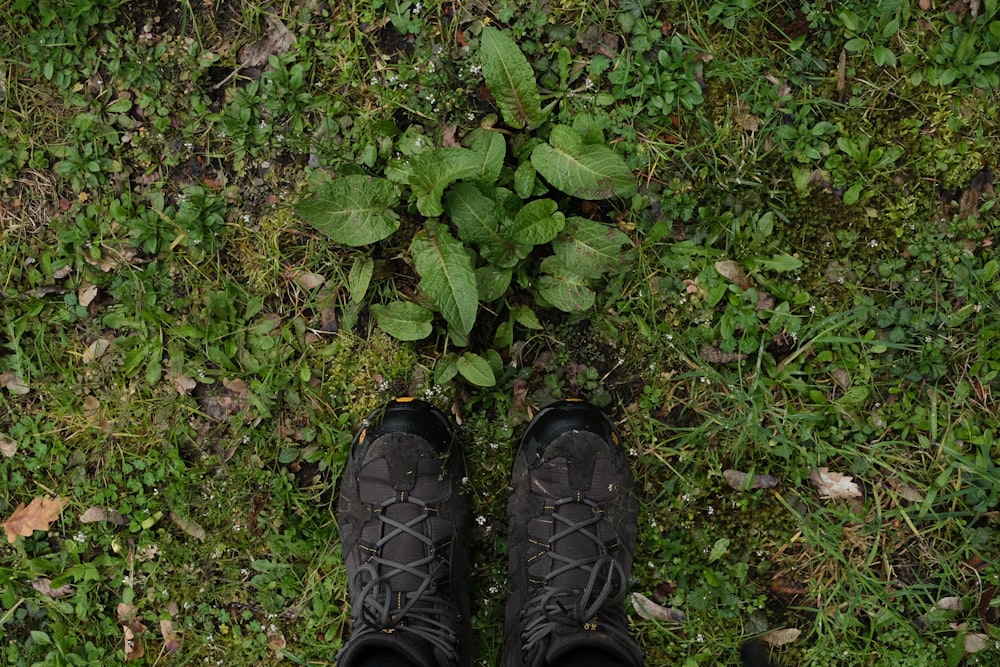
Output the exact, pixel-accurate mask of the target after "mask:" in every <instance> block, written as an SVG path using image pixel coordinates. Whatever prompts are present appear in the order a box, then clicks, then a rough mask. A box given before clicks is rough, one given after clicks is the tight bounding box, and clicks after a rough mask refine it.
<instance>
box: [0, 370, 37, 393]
mask: <svg viewBox="0 0 1000 667" xmlns="http://www.w3.org/2000/svg"><path fill="white" fill-rule="evenodd" d="M0 386H2V387H6V388H7V391H9V392H10V393H12V394H15V395H23V394H27V393H28V392H29V391H30V390H29V389H28V385H27V384H26V383H25V381H24V379H23V378H22V377H21V376H20V375H18V374H17V373H15V372H14V371H5V372H3V373H0Z"/></svg>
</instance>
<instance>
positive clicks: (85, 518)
mask: <svg viewBox="0 0 1000 667" xmlns="http://www.w3.org/2000/svg"><path fill="white" fill-rule="evenodd" d="M98 521H108V522H110V523H113V524H115V525H116V526H124V525H125V524H127V523H128V519H126V518H125V517H123V516H122V515H121V514H119V513H118V512H117V511H116V510H109V509H105V508H104V507H97V506H96V505H95V506H94V507H88V508H87V510H86V511H85V512H84V513H83V514H81V515H80V522H81V523H97V522H98Z"/></svg>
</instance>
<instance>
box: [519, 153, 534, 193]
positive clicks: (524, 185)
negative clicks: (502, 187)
mask: <svg viewBox="0 0 1000 667" xmlns="http://www.w3.org/2000/svg"><path fill="white" fill-rule="evenodd" d="M535 173H536V172H535V167H534V166H533V165H532V164H531V162H530V161H527V160H526V161H524V162H522V163H521V165H520V166H519V167H518V168H517V170H516V171H515V172H514V192H516V193H517V196H518V197H520V198H521V199H527V198H528V197H530V196H531V195H532V194H534V192H535Z"/></svg>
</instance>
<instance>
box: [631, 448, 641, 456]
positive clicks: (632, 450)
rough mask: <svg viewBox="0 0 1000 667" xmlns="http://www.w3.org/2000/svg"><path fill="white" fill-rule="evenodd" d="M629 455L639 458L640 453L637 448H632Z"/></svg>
mask: <svg viewBox="0 0 1000 667" xmlns="http://www.w3.org/2000/svg"><path fill="white" fill-rule="evenodd" d="M628 455H629V456H638V455H639V451H638V450H637V449H636V448H635V447H632V448H630V449H629V450H628Z"/></svg>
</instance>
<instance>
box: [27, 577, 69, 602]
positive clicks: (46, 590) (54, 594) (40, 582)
mask: <svg viewBox="0 0 1000 667" xmlns="http://www.w3.org/2000/svg"><path fill="white" fill-rule="evenodd" d="M31 587H32V588H34V589H35V590H36V591H38V592H39V593H41V594H42V595H47V596H48V597H50V598H52V599H53V600H58V599H59V598H61V597H66V596H67V595H69V594H70V593H72V592H73V587H72V586H70V585H69V584H63V585H62V586H60V587H58V588H52V580H51V579H48V578H46V577H39V578H38V579H35V580H34V581H32V582H31Z"/></svg>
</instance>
